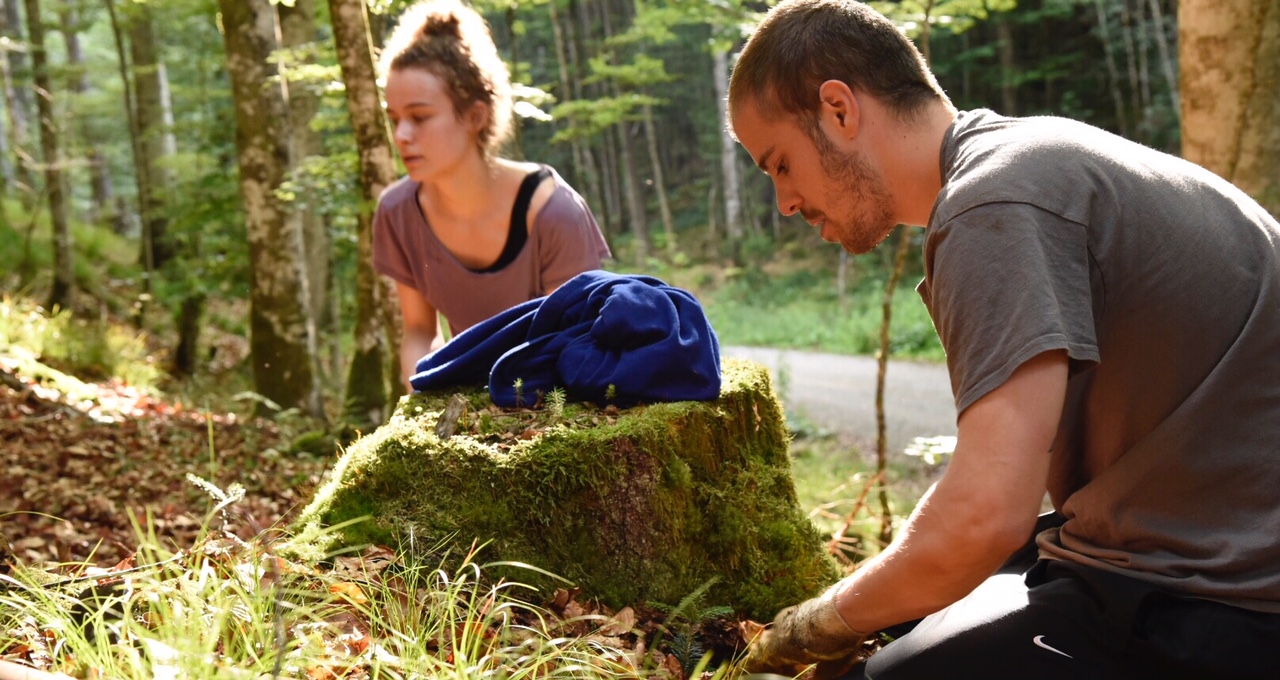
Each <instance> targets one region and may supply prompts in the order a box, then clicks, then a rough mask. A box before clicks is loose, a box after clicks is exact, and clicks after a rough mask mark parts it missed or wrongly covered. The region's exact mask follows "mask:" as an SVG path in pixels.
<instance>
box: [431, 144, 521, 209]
mask: <svg viewBox="0 0 1280 680" xmlns="http://www.w3.org/2000/svg"><path fill="white" fill-rule="evenodd" d="M508 164H509V163H508V162H507V161H505V160H503V159H501V158H496V157H489V156H486V155H485V154H483V153H475V154H468V155H467V156H466V157H464V158H463V159H462V160H460V161H459V162H458V163H457V164H456V165H454V166H453V167H452V168H450V169H449V170H447V171H445V172H442V173H440V174H439V175H437V176H436V177H435V178H434V179H432V180H430V181H427V182H423V183H422V189H421V192H422V196H423V198H425V199H426V200H427V201H428V202H429V203H430V205H431V206H432V207H433V208H434V212H437V213H439V214H443V215H447V216H449V217H451V218H454V219H460V220H471V219H476V218H478V217H481V216H483V215H485V214H486V213H488V212H490V211H491V210H493V205H494V189H495V188H496V187H497V186H498V185H499V183H498V181H497V180H498V178H499V176H500V175H501V174H502V172H503V171H504V170H505V169H506V167H507V165H508Z"/></svg>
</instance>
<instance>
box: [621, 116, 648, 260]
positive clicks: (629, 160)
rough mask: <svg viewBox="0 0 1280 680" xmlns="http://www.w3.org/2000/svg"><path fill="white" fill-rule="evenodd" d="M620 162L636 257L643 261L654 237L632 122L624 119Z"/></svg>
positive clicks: (646, 257)
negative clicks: (641, 178) (641, 185)
mask: <svg viewBox="0 0 1280 680" xmlns="http://www.w3.org/2000/svg"><path fill="white" fill-rule="evenodd" d="M617 130H618V139H619V140H620V144H619V149H620V150H621V154H622V156H621V158H620V162H621V165H622V186H623V189H624V191H625V193H624V194H623V196H624V197H625V198H626V203H627V214H628V216H629V217H630V220H629V221H630V222H631V229H632V231H633V232H634V233H635V240H636V259H637V262H640V263H643V262H644V261H645V260H646V259H648V257H649V252H650V251H651V250H653V239H652V237H650V236H649V216H648V215H647V214H645V209H644V203H645V201H644V193H643V191H642V190H641V188H640V178H639V177H638V173H637V172H636V155H635V151H634V149H633V147H632V145H631V123H630V122H628V121H623V122H622V123H620V124H618V127H617Z"/></svg>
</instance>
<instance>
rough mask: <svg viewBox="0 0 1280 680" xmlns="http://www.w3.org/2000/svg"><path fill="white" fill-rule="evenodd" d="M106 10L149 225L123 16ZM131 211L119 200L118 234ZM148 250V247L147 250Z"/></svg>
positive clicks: (110, 3) (141, 206) (142, 213)
mask: <svg viewBox="0 0 1280 680" xmlns="http://www.w3.org/2000/svg"><path fill="white" fill-rule="evenodd" d="M104 4H105V5H106V8H107V16H108V18H109V19H110V20H111V34H112V36H113V37H114V38H115V44H116V63H117V65H118V66H119V69H120V87H121V93H122V94H123V95H124V114H125V121H126V123H127V125H128V128H129V152H130V155H131V156H132V158H133V168H134V173H133V175H134V182H135V184H136V186H137V190H138V215H139V217H140V218H141V221H142V223H143V224H146V223H147V216H146V206H147V205H148V204H149V203H150V200H149V198H150V197H149V195H148V194H149V192H150V190H151V182H150V181H149V180H148V178H147V166H146V164H145V163H143V162H142V156H143V152H142V135H141V134H140V133H139V132H138V113H137V106H136V105H135V100H134V95H133V79H132V78H131V77H129V72H130V70H131V69H130V68H129V51H128V49H126V43H125V38H124V31H123V29H122V28H121V26H120V23H121V22H120V16H119V13H118V12H117V11H116V5H115V1H114V0H105V3H104ZM127 212H128V207H127V206H126V205H125V202H124V198H123V197H120V196H117V197H116V209H115V213H116V220H117V232H118V233H121V234H123V233H125V232H126V231H127V225H128V220H127V219H126V214H127ZM144 247H145V246H144ZM150 261H151V258H150V257H146V256H145V254H144V258H143V264H144V265H145V264H147V263H149V262H150ZM150 282H151V275H150V271H149V270H148V271H146V272H145V273H144V278H143V286H144V289H145V290H146V291H147V292H149V291H150Z"/></svg>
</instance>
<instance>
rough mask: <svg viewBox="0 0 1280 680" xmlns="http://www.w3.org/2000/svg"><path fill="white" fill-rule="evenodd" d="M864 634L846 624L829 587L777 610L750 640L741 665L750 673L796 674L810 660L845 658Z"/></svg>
mask: <svg viewBox="0 0 1280 680" xmlns="http://www.w3.org/2000/svg"><path fill="white" fill-rule="evenodd" d="M866 637H867V634H866V633H859V632H857V631H855V630H853V629H851V628H849V624H847V623H845V621H844V618H842V617H841V616H840V612H838V611H836V600H835V590H834V589H832V590H829V591H827V593H826V594H824V595H823V596H821V597H816V598H813V599H812V600H806V601H805V602H802V603H801V604H799V605H796V606H794V607H787V608H786V609H783V610H782V611H780V612H778V615H777V617H775V618H774V620H773V625H772V626H770V627H769V628H768V629H766V630H765V631H764V632H763V633H761V634H760V636H759V637H757V638H755V640H753V641H752V642H751V648H750V649H749V650H748V652H747V660H746V662H745V663H744V665H743V668H744V669H745V670H746V671H748V672H750V673H782V674H785V675H796V674H798V673H799V672H800V671H801V670H803V669H804V668H805V667H806V666H810V665H812V664H820V663H822V662H828V661H844V660H847V659H848V658H849V657H850V656H851V655H853V654H855V653H856V652H857V651H858V648H859V646H860V645H861V643H862V641H863V640H864V639H866ZM822 665H824V666H825V665H827V664H822ZM837 665H840V666H844V665H847V664H843V663H842V664H837Z"/></svg>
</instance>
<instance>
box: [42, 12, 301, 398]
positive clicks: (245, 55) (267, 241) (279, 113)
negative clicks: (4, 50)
mask: <svg viewBox="0 0 1280 680" xmlns="http://www.w3.org/2000/svg"><path fill="white" fill-rule="evenodd" d="M29 1H30V0H29ZM218 4H219V6H220V7H221V9H222V21H223V28H224V31H223V40H224V41H225V43H226V58H227V73H228V74H229V75H230V77H231V91H232V96H233V98H234V100H235V109H236V149H237V152H238V156H239V167H240V194H241V197H242V198H243V200H244V206H245V217H246V221H247V227H248V235H249V253H250V255H249V257H250V261H249V271H250V288H251V310H250V339H249V340H250V352H251V358H252V361H253V377H254V384H255V386H256V389H257V391H258V393H259V394H261V395H262V396H264V397H266V398H268V399H270V400H272V401H274V402H275V403H276V404H278V405H279V406H281V407H282V408H290V407H298V408H301V409H303V410H304V411H306V412H307V413H310V414H312V415H315V416H323V409H322V406H321V402H320V390H319V381H318V380H317V375H316V369H315V347H316V342H315V325H314V323H313V322H312V319H311V316H310V314H308V307H307V300H308V299H309V297H308V296H309V294H308V290H307V277H306V272H305V260H304V255H303V250H302V228H301V225H300V224H299V222H298V220H296V219H290V216H289V215H288V214H287V209H288V207H287V206H286V205H284V203H283V202H282V201H281V200H280V198H279V197H278V196H277V195H276V190H277V189H278V188H279V186H280V184H281V182H283V181H284V179H285V172H286V170H287V169H288V167H289V129H288V115H289V112H288V108H287V106H286V104H285V95H284V93H283V91H282V86H281V83H280V82H279V81H273V78H274V77H275V76H276V68H275V66H274V65H273V64H272V63H271V62H270V61H269V60H268V59H269V55H270V54H271V52H272V50H273V49H274V48H275V47H276V41H275V35H276V33H275V30H276V29H275V10H274V8H273V7H272V6H271V5H270V4H269V3H268V2H267V0H219V2H218ZM259 411H260V412H262V409H259Z"/></svg>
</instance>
